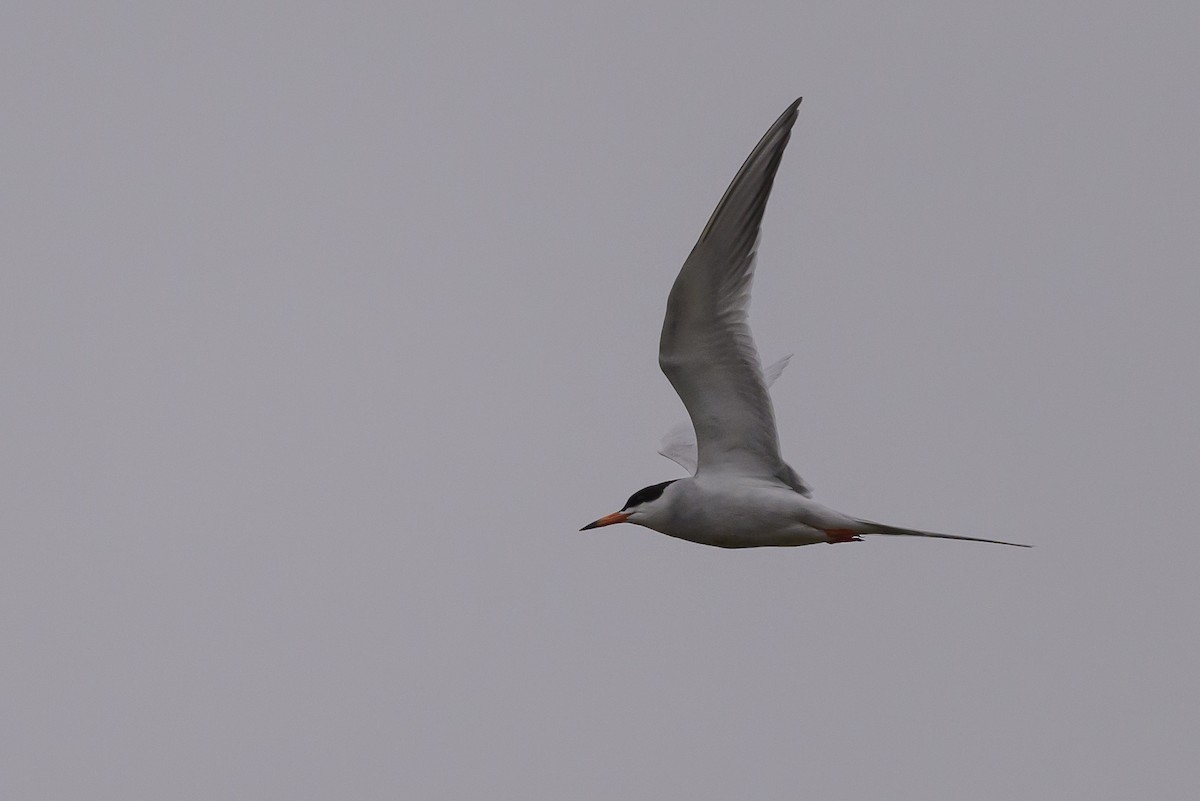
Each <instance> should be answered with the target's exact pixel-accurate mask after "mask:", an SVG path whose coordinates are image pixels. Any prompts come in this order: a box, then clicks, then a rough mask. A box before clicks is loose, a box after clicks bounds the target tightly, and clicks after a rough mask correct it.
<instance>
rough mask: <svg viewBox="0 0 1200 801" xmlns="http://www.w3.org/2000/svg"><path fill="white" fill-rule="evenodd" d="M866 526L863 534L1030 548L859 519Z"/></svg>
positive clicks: (1017, 543) (1018, 544)
mask: <svg viewBox="0 0 1200 801" xmlns="http://www.w3.org/2000/svg"><path fill="white" fill-rule="evenodd" d="M858 522H860V523H862V524H863V525H864V526H868V528H867V529H866V530H865V531H863V532H862V533H863V534H884V535H887V536H889V537H933V538H935V539H939V540H964V541H966V542H990V543H991V544H993V545H1011V546H1013V547H1014V548H1032V547H1033V546H1032V545H1022V544H1021V543H1019V542H1004V541H1003V540H985V539H983V538H982V537H963V536H960V535H958V534H935V533H933V532H932V531H917V530H916V529H912V528H899V527H897V526H887V525H884V524H883V523H873V522H871V521H870V520H859V521H858Z"/></svg>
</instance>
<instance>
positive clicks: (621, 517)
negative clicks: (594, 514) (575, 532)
mask: <svg viewBox="0 0 1200 801" xmlns="http://www.w3.org/2000/svg"><path fill="white" fill-rule="evenodd" d="M628 519H629V515H627V514H625V513H624V512H613V513H612V514H611V515H605V516H604V517H602V518H600V519H599V520H597V521H596V522H595V523H588V524H587V525H586V526H584V527H583V528H581V529H579V530H580V531H587V530H588V529H589V528H600V527H601V526H611V525H612V524H613V523H624V522H625V521H626V520H628Z"/></svg>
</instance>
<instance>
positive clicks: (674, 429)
mask: <svg viewBox="0 0 1200 801" xmlns="http://www.w3.org/2000/svg"><path fill="white" fill-rule="evenodd" d="M791 360H792V354H790V353H789V354H788V355H787V356H784V357H783V358H782V359H780V360H779V361H777V362H771V364H769V365H767V366H766V367H764V368H763V384H765V385H766V387H767V389H770V388H771V385H772V384H774V383H775V379H777V378H779V376H780V375H782V373H783V368H785V367H787V365H788V362H790V361H791ZM658 452H659V453H661V454H662V455H663V456H665V457H667V458H668V459H670V460H671V461H672V462H674V463H675V464H677V465H679V466H680V467H682V468H683V469H684V470H686V471H688V472H689V473H693V474H694V473H695V472H696V432H695V431H694V430H693V429H692V423H691V421H690V420H680V421H679V422H678V423H676V424H675V425H673V426H671V430H670V431H668V432H667V433H666V434H663V438H662V442H660V443H659V446H658Z"/></svg>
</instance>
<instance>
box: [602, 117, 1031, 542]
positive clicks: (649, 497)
mask: <svg viewBox="0 0 1200 801" xmlns="http://www.w3.org/2000/svg"><path fill="white" fill-rule="evenodd" d="M799 106H800V100H799V99H797V100H796V101H795V102H793V103H792V104H791V105H789V106H788V107H787V110H786V111H784V112H783V115H782V116H780V118H779V119H778V120H776V121H775V124H774V125H772V126H771V127H770V129H769V130H768V131H767V133H766V134H765V135H764V136H763V138H762V140H761V141H759V143H758V145H757V146H756V147H755V148H754V150H753V151H752V152H751V153H750V157H749V158H747V159H746V162H745V163H744V164H743V165H742V168H741V169H740V170H738V173H737V176H736V177H734V179H733V183H731V184H730V185H729V188H728V189H727V190H725V195H724V197H722V198H721V202H720V203H718V204H717V208H716V210H715V211H714V212H713V213H712V217H710V218H709V220H708V224H707V225H706V226H704V230H703V232H702V233H701V234H700V239H699V241H698V242H696V246H695V247H694V248H692V252H691V254H690V255H689V256H688V257H687V260H686V261H685V262H684V263H683V268H682V269H681V270H680V271H679V276H678V277H677V278H676V279H675V284H674V286H673V287H672V288H671V293H670V295H669V296H668V298H667V314H666V319H665V320H664V321H663V328H662V336H661V338H660V339H659V344H658V364H659V366H660V367H661V368H662V371H663V373H664V374H666V376H667V379H668V380H669V381H670V382H671V386H673V387H674V388H675V391H676V392H677V393H678V394H679V397H680V399H681V400H683V405H684V406H685V407H686V408H687V412H688V417H690V418H691V427H690V428H689V427H688V426H687V425H684V426H682V427H676V428H675V429H672V431H671V432H669V433H668V434H667V436H666V437H665V438H664V441H663V445H662V448H661V451H660V452H661V453H662V454H663V455H664V456H667V457H668V458H670V459H673V460H674V461H676V462H678V463H679V464H680V465H681V466H683V467H684V468H685V469H687V470H688V471H689V472H692V473H693V475H692V476H691V477H689V478H680V479H674V480H671V481H664V482H662V483H660V484H654V485H652V486H649V487H644V488H642V489H640V490H638V491H637V492H635V493H633V495H631V496H630V497H629V500H628V501H626V502H625V505H624V506H623V507H621V510H620V511H619V512H613V513H612V514H610V515H605V516H604V517H602V518H600V519H599V520H596V521H595V522H592V523H589V524H587V525H586V526H584V527H583V528H582V529H581V531H587V530H588V529H593V528H600V527H601V526H610V525H613V524H614V523H634V524H636V525H639V526H645V527H646V528H650V529H654V530H655V531H659V532H662V533H663V534H667V535H669V536H671V537H678V538H679V539H683V540H689V541H691V542H697V543H700V544H702V545H715V546H718V547H721V548H756V547H763V546H797V545H812V544H815V543H819V542H824V543H831V544H832V543H841V542H857V541H860V540H861V538H862V536H863V535H866V534H884V535H891V536H904V537H935V538H938V539H946V540H967V541H970V542H990V543H994V544H996V545H1014V546H1017V547H1022V548H1027V547H1029V546H1027V545H1019V544H1018V543H1015V542H1002V541H1000V540H987V539H980V538H978V537H964V536H958V535H955V534H935V533H933V532H930V531H917V530H915V529H910V528H900V527H898V526H889V525H884V524H882V523H874V522H871V521H869V520H863V519H861V518H857V517H851V516H850V515H846V514H843V513H841V512H837V511H834V510H833V509H830V508H828V507H826V506H822V505H821V504H819V503H817V502H816V501H814V500H812V499H811V497H810V495H811V493H810V490H809V488H808V485H807V484H805V483H804V480H803V479H802V478H800V476H799V475H798V474H797V473H796V471H795V470H793V469H792V468H791V467H790V466H789V465H788V464H787V463H786V462H784V461H783V457H782V456H781V455H780V449H779V435H778V433H777V432H776V429H775V412H774V409H773V408H772V406H771V399H770V396H769V395H768V394H767V387H768V385H769V384H770V383H771V381H773V380H774V378H775V377H776V376H778V374H779V372H781V371H782V370H783V367H784V366H785V365H786V364H787V359H786V358H785V359H782V360H780V361H779V362H776V363H775V364H773V365H771V366H770V367H768V368H767V370H765V371H764V370H763V369H762V367H761V365H760V362H759V359H758V350H757V348H756V347H755V345H754V337H753V336H752V335H751V333H750V326H749V323H748V322H747V309H748V307H749V304H750V283H751V279H752V278H753V277H754V261H755V255H756V253H757V251H758V241H759V229H760V228H761V225H762V217H763V211H764V209H765V208H766V206H767V198H768V197H769V196H770V194H771V185H772V183H773V182H774V180H775V173H776V171H777V170H778V169H779V162H780V160H781V159H782V158H783V151H784V149H785V148H786V147H787V143H788V139H789V138H790V137H791V131H792V126H793V125H794V124H795V122H796V116H797V111H798V109H799ZM693 432H694V433H693Z"/></svg>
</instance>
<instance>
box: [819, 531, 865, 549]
mask: <svg viewBox="0 0 1200 801" xmlns="http://www.w3.org/2000/svg"><path fill="white" fill-rule="evenodd" d="M825 536H826V537H828V538H829V539H828V543H829V544H830V545H833V544H834V543H838V542H862V537H860V536H858V532H856V531H851V530H850V529H848V528H827V529H825Z"/></svg>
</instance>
